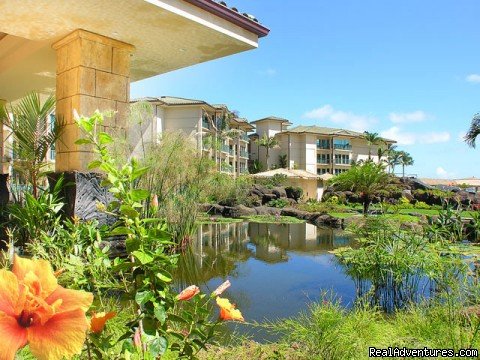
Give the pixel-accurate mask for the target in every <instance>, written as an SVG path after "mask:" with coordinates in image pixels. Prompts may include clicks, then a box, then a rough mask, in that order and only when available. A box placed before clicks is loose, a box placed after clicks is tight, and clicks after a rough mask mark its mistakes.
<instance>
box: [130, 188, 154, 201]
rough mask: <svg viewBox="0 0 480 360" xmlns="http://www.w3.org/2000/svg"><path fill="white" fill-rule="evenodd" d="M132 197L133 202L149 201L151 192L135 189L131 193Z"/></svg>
mask: <svg viewBox="0 0 480 360" xmlns="http://www.w3.org/2000/svg"><path fill="white" fill-rule="evenodd" d="M130 196H131V197H132V200H133V201H142V200H145V199H147V198H148V197H149V196H150V191H148V190H142V189H135V190H132V191H131V192H130Z"/></svg>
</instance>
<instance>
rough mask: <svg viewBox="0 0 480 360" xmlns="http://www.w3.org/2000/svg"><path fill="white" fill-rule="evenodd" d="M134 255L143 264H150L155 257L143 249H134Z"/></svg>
mask: <svg viewBox="0 0 480 360" xmlns="http://www.w3.org/2000/svg"><path fill="white" fill-rule="evenodd" d="M132 255H133V256H135V258H136V259H137V260H138V261H140V262H141V263H142V265H146V264H149V263H151V262H152V261H153V257H152V256H150V255H149V254H147V253H145V252H143V251H134V252H132Z"/></svg>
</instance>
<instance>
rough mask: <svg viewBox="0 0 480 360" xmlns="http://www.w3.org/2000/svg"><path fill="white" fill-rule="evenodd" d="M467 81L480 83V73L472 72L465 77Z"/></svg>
mask: <svg viewBox="0 0 480 360" xmlns="http://www.w3.org/2000/svg"><path fill="white" fill-rule="evenodd" d="M465 80H466V81H468V82H471V83H480V75H479V74H470V75H468V76H467V77H466V78H465Z"/></svg>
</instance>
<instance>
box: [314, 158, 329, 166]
mask: <svg viewBox="0 0 480 360" xmlns="http://www.w3.org/2000/svg"><path fill="white" fill-rule="evenodd" d="M317 164H322V165H328V164H330V160H329V159H317Z"/></svg>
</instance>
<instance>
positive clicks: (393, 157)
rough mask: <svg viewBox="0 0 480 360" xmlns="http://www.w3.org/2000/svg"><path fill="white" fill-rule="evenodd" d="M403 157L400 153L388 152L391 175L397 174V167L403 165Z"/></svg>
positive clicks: (395, 151)
mask: <svg viewBox="0 0 480 360" xmlns="http://www.w3.org/2000/svg"><path fill="white" fill-rule="evenodd" d="M401 157H402V154H401V153H400V151H397V150H390V151H389V152H388V158H387V163H388V166H389V167H390V169H391V173H392V174H394V173H395V166H397V165H400V164H401V162H400V160H401Z"/></svg>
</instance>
